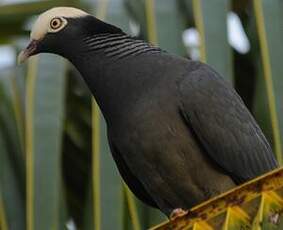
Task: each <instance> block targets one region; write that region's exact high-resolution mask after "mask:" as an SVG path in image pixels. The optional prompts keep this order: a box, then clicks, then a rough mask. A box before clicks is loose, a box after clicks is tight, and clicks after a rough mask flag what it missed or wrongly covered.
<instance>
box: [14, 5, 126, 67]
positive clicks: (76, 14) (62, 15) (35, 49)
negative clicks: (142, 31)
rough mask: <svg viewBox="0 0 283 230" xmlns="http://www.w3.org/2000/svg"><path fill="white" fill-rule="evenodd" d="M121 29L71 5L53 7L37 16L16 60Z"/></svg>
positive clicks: (75, 45) (68, 49)
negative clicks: (27, 41)
mask: <svg viewBox="0 0 283 230" xmlns="http://www.w3.org/2000/svg"><path fill="white" fill-rule="evenodd" d="M108 30H110V31H112V32H116V31H117V32H121V30H120V29H119V28H116V27H114V26H111V25H109V24H107V23H104V22H102V21H100V20H98V19H97V18H95V17H93V16H91V15H90V14H88V13H86V12H84V11H82V10H80V9H76V8H72V7H55V8H52V9H50V10H47V11H46V12H44V13H42V14H41V15H39V17H38V18H37V20H36V21H35V23H34V25H33V27H32V30H31V34H30V42H29V45H28V46H27V47H26V48H25V49H24V50H23V51H22V52H21V53H20V54H19V56H18V62H19V63H22V62H24V61H26V60H27V59H28V58H29V57H30V56H33V55H36V54H39V53H55V54H59V55H61V56H67V55H66V53H68V52H69V53H70V52H74V51H73V50H74V49H79V48H78V47H79V46H80V44H81V43H82V40H83V38H85V37H87V36H90V35H95V34H98V33H105V32H108Z"/></svg>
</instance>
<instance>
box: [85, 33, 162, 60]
mask: <svg viewBox="0 0 283 230" xmlns="http://www.w3.org/2000/svg"><path fill="white" fill-rule="evenodd" d="M83 43H84V45H85V48H86V50H87V51H88V52H90V53H93V54H94V55H95V53H97V52H102V53H103V54H104V55H105V57H108V58H114V59H121V58H126V57H130V56H137V55H141V54H143V53H156V52H160V51H161V50H160V48H158V47H156V46H154V45H152V44H149V43H147V42H145V41H143V40H138V39H136V38H134V37H131V36H129V35H127V34H124V33H118V34H117V33H114V34H111V33H102V34H97V35H91V36H88V37H86V38H84V39H83Z"/></svg>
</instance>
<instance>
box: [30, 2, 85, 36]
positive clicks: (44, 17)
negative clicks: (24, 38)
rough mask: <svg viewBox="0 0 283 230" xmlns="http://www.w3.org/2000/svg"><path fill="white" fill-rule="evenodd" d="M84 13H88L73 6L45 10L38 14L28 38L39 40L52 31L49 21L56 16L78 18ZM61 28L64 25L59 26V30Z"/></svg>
mask: <svg viewBox="0 0 283 230" xmlns="http://www.w3.org/2000/svg"><path fill="white" fill-rule="evenodd" d="M86 15H88V13H86V12H84V11H82V10H80V9H76V8H73V7H55V8H52V9H50V10H47V11H45V12H44V13H42V14H41V15H39V17H38V19H37V20H36V22H35V24H34V26H33V27H32V30H31V34H30V38H31V39H34V40H40V39H42V38H43V37H44V36H45V34H46V33H48V32H52V29H51V28H50V21H51V20H52V19H53V18H56V17H66V18H78V17H82V16H86ZM65 23H66V21H65ZM63 28H64V27H62V28H60V30H61V29H63ZM57 31H59V30H57ZM57 31H53V32H57Z"/></svg>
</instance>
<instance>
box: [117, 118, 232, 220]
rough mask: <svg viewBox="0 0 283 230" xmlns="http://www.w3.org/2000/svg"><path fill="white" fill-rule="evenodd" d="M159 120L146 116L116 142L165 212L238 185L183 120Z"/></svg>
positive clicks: (126, 159) (129, 164)
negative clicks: (205, 149)
mask: <svg viewBox="0 0 283 230" xmlns="http://www.w3.org/2000/svg"><path fill="white" fill-rule="evenodd" d="M167 114H168V113H167ZM155 117H156V116H152V117H151V119H149V118H148V119H146V117H144V119H143V121H139V122H137V123H135V125H134V126H132V127H131V128H129V127H127V128H126V130H127V131H126V132H125V129H124V130H123V131H124V132H123V133H120V134H119V135H117V136H116V138H114V139H115V142H116V144H117V145H118V146H119V147H118V148H119V149H120V152H121V154H122V155H123V156H122V157H123V159H124V160H125V162H126V163H127V165H128V167H129V169H130V170H131V172H132V173H133V174H135V176H136V177H137V178H138V179H139V181H140V182H141V183H142V184H143V186H144V188H145V189H146V190H147V192H148V193H149V194H150V195H151V196H152V198H153V199H154V200H155V202H156V204H157V205H158V207H159V208H160V209H161V210H162V211H163V212H164V213H166V214H167V215H169V214H170V212H171V211H172V210H173V209H175V208H184V209H189V208H191V207H192V206H194V205H196V204H198V203H200V202H202V201H204V200H206V199H209V198H210V197H212V196H215V195H216V194H219V193H221V192H223V191H226V190H228V189H230V188H232V187H233V186H235V184H234V182H233V181H232V179H231V178H230V177H229V176H228V175H225V173H224V172H223V171H222V170H221V169H220V168H218V167H217V165H215V164H214V163H213V162H212V161H211V160H210V159H209V158H208V157H207V156H206V153H205V152H204V151H203V148H202V146H200V144H199V143H198V141H197V140H196V139H195V137H194V135H193V133H192V132H191V130H190V129H188V128H187V127H186V125H184V124H183V121H182V119H181V118H180V117H178V118H177V119H176V117H175V118H174V119H172V117H159V118H158V119H154V118H155Z"/></svg>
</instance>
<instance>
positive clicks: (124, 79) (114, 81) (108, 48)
mask: <svg viewBox="0 0 283 230" xmlns="http://www.w3.org/2000/svg"><path fill="white" fill-rule="evenodd" d="M83 44H84V45H81V46H80V47H84V50H82V51H81V52H76V55H74V56H72V57H71V58H69V59H70V61H71V62H72V63H73V64H74V65H75V66H76V68H77V69H78V70H79V72H80V73H81V75H82V77H83V78H84V80H85V81H86V83H87V85H88V87H89V89H90V90H91V92H92V94H93V95H94V97H95V98H96V100H97V102H98V104H99V106H100V108H101V110H102V112H103V114H104V117H105V118H106V120H107V117H113V114H114V115H115V117H119V114H121V115H122V113H125V111H124V110H127V109H130V108H129V106H130V105H131V104H133V103H134V102H133V101H134V100H136V98H137V97H138V94H139V92H138V91H139V90H141V88H138V87H136V86H137V85H138V81H143V84H144V78H145V77H146V76H145V75H144V76H142V77H139V78H138V79H137V78H135V77H134V76H133V75H134V74H135V73H133V72H135V71H134V70H133V66H136V64H133V62H137V59H138V60H144V59H145V58H146V57H148V56H152V55H151V54H157V53H160V52H161V50H160V49H159V48H158V47H155V46H153V45H151V44H148V43H146V42H144V41H141V40H137V39H135V38H132V37H130V36H128V35H125V34H100V35H96V36H90V37H86V38H85V39H84V40H83ZM74 47H76V46H74ZM77 47H78V46H77ZM78 53H79V54H78ZM148 54H150V55H148ZM153 56H155V55H153ZM137 67H138V66H137ZM140 71H141V70H140ZM125 83H127V84H125ZM126 86H127V87H126ZM128 86H129V87H128ZM125 92H126V93H125ZM125 96H126V97H125ZM124 104H126V105H127V106H122V105H124Z"/></svg>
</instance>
